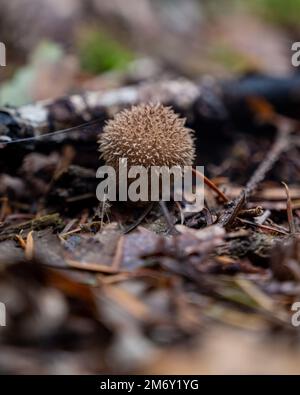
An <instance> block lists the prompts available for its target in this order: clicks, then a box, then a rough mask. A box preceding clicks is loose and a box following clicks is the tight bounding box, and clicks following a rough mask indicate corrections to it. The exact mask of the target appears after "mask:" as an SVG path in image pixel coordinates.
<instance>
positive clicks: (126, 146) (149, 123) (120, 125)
mask: <svg viewBox="0 0 300 395" xmlns="http://www.w3.org/2000/svg"><path fill="white" fill-rule="evenodd" d="M99 144H100V152H101V157H102V158H103V159H104V160H105V162H106V164H107V165H108V166H112V167H113V168H114V169H115V170H116V172H118V166H119V160H120V159H123V158H126V159H127V166H128V168H130V166H144V167H146V168H149V167H150V166H159V167H161V166H166V167H169V168H171V167H172V166H179V167H183V166H192V164H193V161H194V157H195V145H194V136H193V131H192V130H191V129H188V128H187V127H186V126H185V119H184V118H180V117H179V116H178V115H177V114H175V112H174V111H173V110H172V109H171V108H170V107H165V106H163V105H161V104H140V105H137V106H133V107H132V108H131V109H130V110H123V111H121V112H120V113H118V114H117V115H116V116H115V117H114V119H112V120H110V121H109V122H108V123H107V124H106V126H105V127H104V129H103V133H102V134H101V136H100V139H99ZM193 171H194V173H195V174H196V176H197V177H200V178H202V179H203V180H204V183H205V184H207V185H208V186H209V187H210V188H211V189H213V190H214V191H215V192H216V193H217V194H218V195H219V197H220V198H221V199H222V200H223V201H227V200H228V199H227V198H226V196H225V195H224V194H223V193H222V192H221V191H220V190H219V189H218V188H217V186H216V185H215V184H213V183H212V182H211V181H210V180H209V179H208V178H206V177H205V176H204V175H203V174H201V173H199V172H197V171H196V170H193Z"/></svg>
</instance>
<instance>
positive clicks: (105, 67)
mask: <svg viewBox="0 0 300 395" xmlns="http://www.w3.org/2000/svg"><path fill="white" fill-rule="evenodd" d="M78 53H79V59H80V63H81V67H82V69H83V70H85V71H88V72H90V73H95V74H96V73H101V72H103V71H109V70H115V69H122V68H124V67H126V65H127V64H128V62H130V61H131V60H132V59H133V55H132V53H131V52H130V51H129V50H128V49H127V48H124V47H123V45H122V44H120V43H119V42H117V41H115V40H114V39H113V38H112V37H109V36H108V35H107V34H106V33H104V32H102V31H99V30H94V29H92V30H85V31H84V32H81V34H80V36H79V40H78Z"/></svg>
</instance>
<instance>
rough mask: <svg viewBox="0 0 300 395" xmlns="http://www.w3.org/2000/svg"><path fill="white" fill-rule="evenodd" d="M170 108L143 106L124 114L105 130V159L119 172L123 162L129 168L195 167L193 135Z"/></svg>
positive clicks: (123, 112) (112, 121)
mask: <svg viewBox="0 0 300 395" xmlns="http://www.w3.org/2000/svg"><path fill="white" fill-rule="evenodd" d="M184 124H185V119H184V118H179V116H178V115H177V114H175V113H174V111H173V110H172V109H171V108H170V107H165V106H163V105H161V104H140V105H138V106H133V107H132V108H131V109H130V110H123V111H121V112H120V113H118V114H117V115H116V116H115V118H114V119H112V120H110V121H109V122H108V123H107V124H106V126H105V127H104V130H103V133H102V135H101V136H100V139H99V143H100V152H101V157H102V158H103V159H104V160H105V162H106V164H107V165H109V166H113V167H114V168H115V169H117V168H118V165H119V159H121V158H127V165H128V167H129V166H145V167H148V166H168V167H171V166H191V165H192V163H193V160H194V156H195V147H194V138H193V131H192V130H191V129H188V128H186V127H185V126H184Z"/></svg>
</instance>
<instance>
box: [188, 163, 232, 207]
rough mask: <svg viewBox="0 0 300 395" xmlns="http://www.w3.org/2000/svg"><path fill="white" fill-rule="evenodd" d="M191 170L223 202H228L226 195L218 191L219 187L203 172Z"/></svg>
mask: <svg viewBox="0 0 300 395" xmlns="http://www.w3.org/2000/svg"><path fill="white" fill-rule="evenodd" d="M192 172H193V173H194V174H195V175H196V177H198V178H201V179H202V180H203V181H204V184H206V185H207V186H208V187H209V188H210V189H212V190H213V191H214V192H216V194H217V195H218V196H219V197H220V198H221V199H222V200H223V202H228V200H229V199H228V198H227V196H226V195H225V194H224V193H223V192H222V191H220V189H219V188H218V187H217V186H216V184H214V183H213V182H212V181H211V180H210V179H209V178H207V177H206V176H205V175H204V174H202V173H201V172H200V171H198V170H196V169H194V168H193V169H192Z"/></svg>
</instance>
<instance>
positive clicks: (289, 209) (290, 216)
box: [282, 182, 296, 235]
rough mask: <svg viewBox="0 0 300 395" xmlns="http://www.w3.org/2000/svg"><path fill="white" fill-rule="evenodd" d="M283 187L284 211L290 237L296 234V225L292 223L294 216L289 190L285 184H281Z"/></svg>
mask: <svg viewBox="0 0 300 395" xmlns="http://www.w3.org/2000/svg"><path fill="white" fill-rule="evenodd" d="M282 184H283V186H284V187H285V191H286V198H287V201H286V211H287V217H288V222H289V227H290V233H291V234H292V235H295V234H296V225H295V221H294V215H293V206H292V201H291V196H290V190H289V187H288V186H287V184H286V183H285V182H282Z"/></svg>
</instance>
